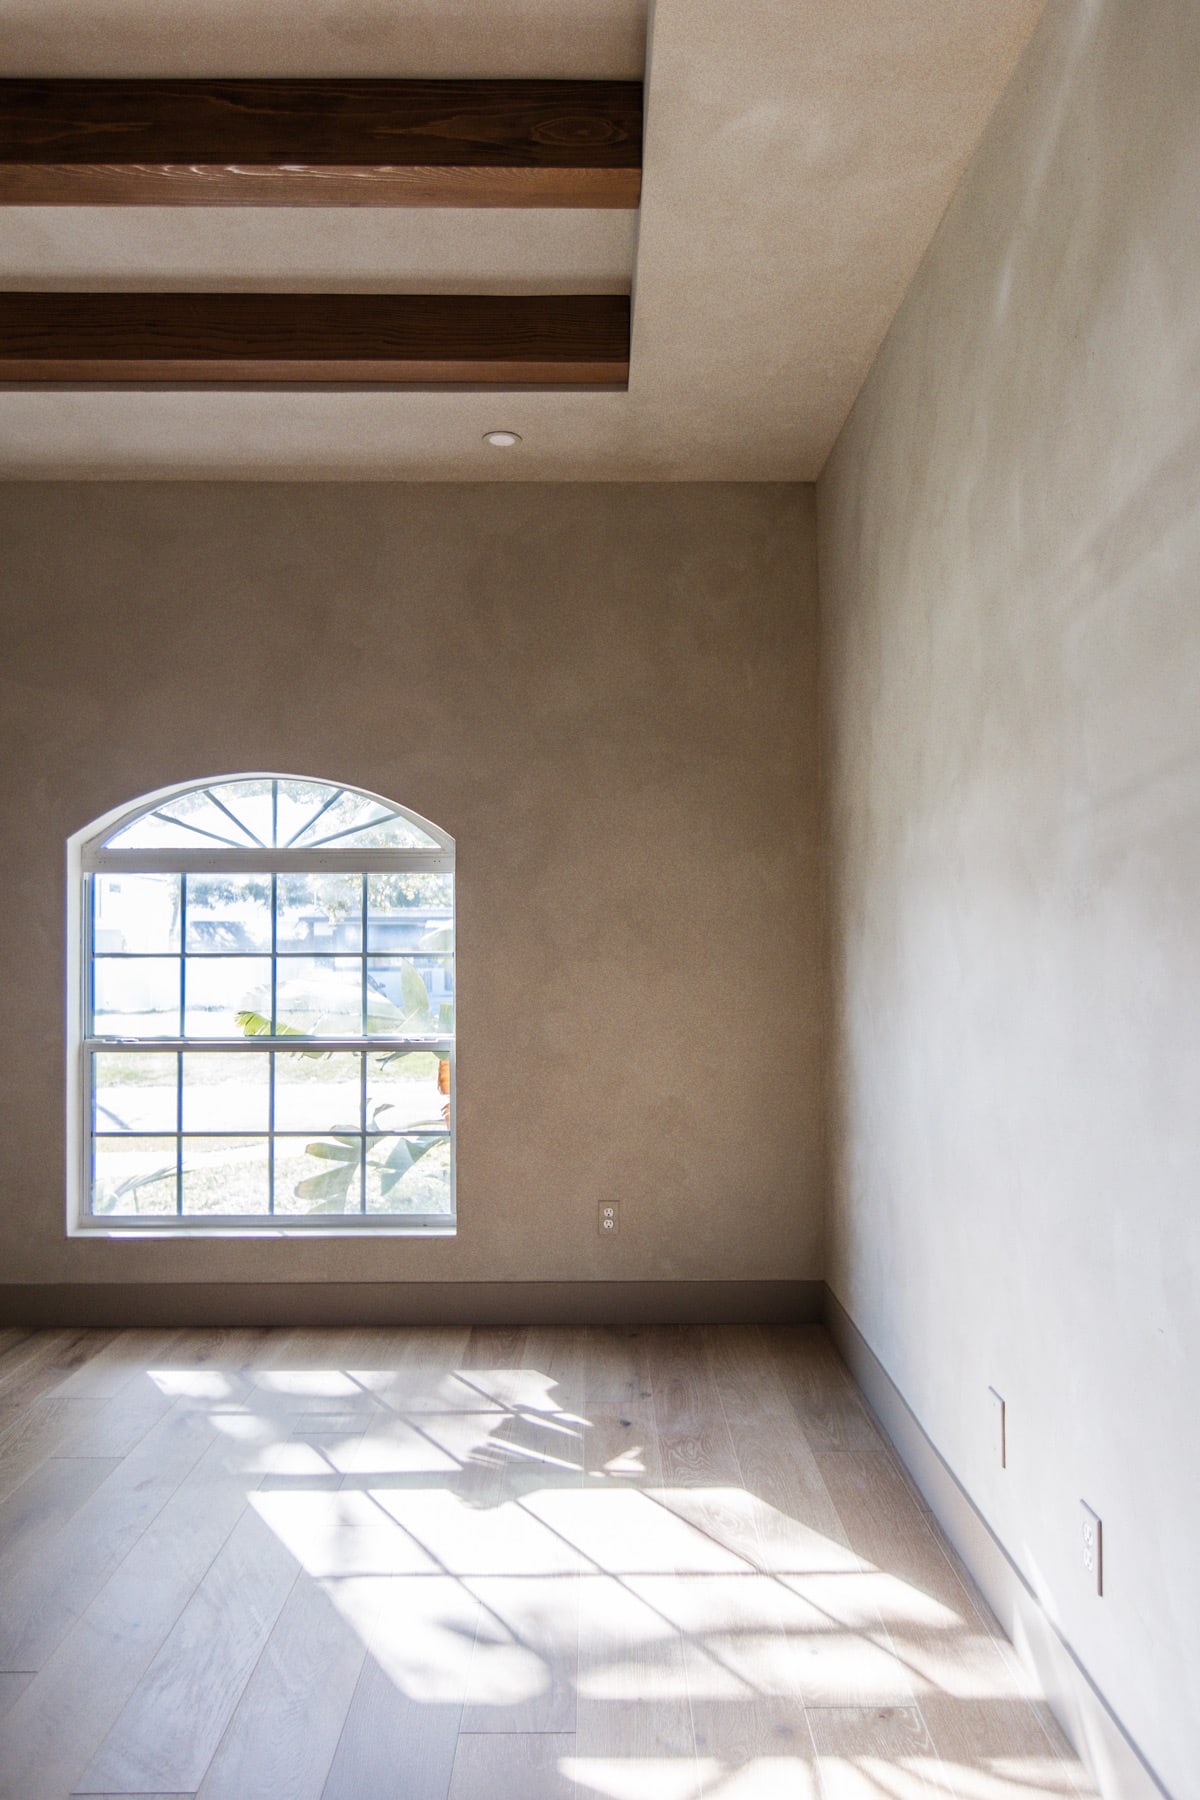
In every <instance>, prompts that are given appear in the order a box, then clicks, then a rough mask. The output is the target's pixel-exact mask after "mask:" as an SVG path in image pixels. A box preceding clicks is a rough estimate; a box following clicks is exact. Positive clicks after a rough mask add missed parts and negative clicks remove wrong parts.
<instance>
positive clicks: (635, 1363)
mask: <svg viewBox="0 0 1200 1800" xmlns="http://www.w3.org/2000/svg"><path fill="white" fill-rule="evenodd" d="M647 1358H648V1334H647V1332H646V1330H645V1329H644V1328H643V1327H641V1326H636V1325H633V1326H625V1325H593V1326H592V1327H590V1329H589V1331H588V1334H587V1374H586V1397H587V1399H588V1400H610V1401H615V1402H617V1403H623V1402H629V1403H632V1402H633V1401H635V1400H648V1399H649V1398H650V1375H649V1367H648V1360H647Z"/></svg>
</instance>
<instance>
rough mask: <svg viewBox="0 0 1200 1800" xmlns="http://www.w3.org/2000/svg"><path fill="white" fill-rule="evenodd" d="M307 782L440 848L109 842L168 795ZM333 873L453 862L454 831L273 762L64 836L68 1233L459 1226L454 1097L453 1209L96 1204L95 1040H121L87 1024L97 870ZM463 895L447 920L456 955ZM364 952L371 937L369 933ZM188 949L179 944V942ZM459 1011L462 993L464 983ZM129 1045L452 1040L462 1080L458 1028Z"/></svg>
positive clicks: (389, 1044) (392, 1232)
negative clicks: (451, 1031) (138, 846)
mask: <svg viewBox="0 0 1200 1800" xmlns="http://www.w3.org/2000/svg"><path fill="white" fill-rule="evenodd" d="M272 780H278V781H303V782H314V783H319V784H320V785H323V786H330V787H341V788H343V789H344V791H345V792H346V793H348V794H355V795H361V796H362V797H363V798H364V799H368V800H374V801H376V802H377V803H378V804H379V805H380V806H383V807H386V808H387V810H388V811H389V812H390V813H392V814H394V815H396V816H398V817H401V818H404V819H407V820H408V821H409V822H410V823H411V824H413V825H414V826H416V828H417V829H418V830H419V831H422V832H424V833H426V834H427V835H428V836H429V837H431V838H432V839H433V840H434V842H435V843H436V844H437V845H438V846H439V847H438V848H437V849H436V850H406V849H398V850H373V849H371V850H369V849H360V850H355V849H344V850H339V849H337V848H335V847H326V848H322V849H319V850H304V849H299V850H282V849H280V850H275V849H264V850H239V849H233V848H225V847H224V846H222V847H220V848H215V847H214V848H213V849H212V850H208V849H204V848H198V849H195V850H190V849H178V850H175V849H168V850H116V849H106V848H105V847H104V845H105V841H106V840H107V839H108V838H110V837H111V836H112V835H113V834H114V833H115V832H116V831H118V830H119V829H121V828H122V827H123V826H126V825H130V824H132V823H133V822H134V821H135V820H136V819H138V818H140V817H142V816H143V815H144V814H146V813H151V812H154V811H155V810H156V809H157V808H159V807H161V806H162V805H164V804H165V803H166V802H168V801H170V800H173V799H178V798H179V797H180V796H181V795H184V794H190V793H194V792H197V791H199V790H202V789H204V788H211V787H220V786H222V785H224V784H225V783H228V782H231V781H272ZM291 872H295V873H301V874H308V875H325V874H332V873H343V874H364V875H371V874H377V873H389V874H390V873H393V872H398V873H429V874H444V873H449V874H450V875H453V873H454V839H453V838H452V837H451V836H450V835H449V834H448V833H447V832H445V831H443V830H442V829H441V827H440V826H438V825H435V824H433V823H432V821H431V820H429V819H425V818H422V817H421V815H420V814H419V813H415V812H413V811H412V810H411V808H409V807H405V806H401V805H400V804H399V803H398V802H397V801H395V800H389V799H387V798H386V797H385V796H383V795H381V794H375V793H373V792H372V791H371V790H370V789H368V788H363V787H360V786H359V785H358V784H357V783H355V782H339V781H337V780H336V779H335V778H334V777H332V776H329V775H321V776H312V775H284V774H280V773H278V772H277V771H271V770H268V771H260V770H242V769H239V770H236V771H234V772H232V773H230V774H225V775H214V776H209V777H208V778H207V779H205V780H199V781H186V782H179V783H177V784H175V785H173V786H171V787H165V788H159V789H157V790H156V791H155V792H154V793H152V794H144V795H142V796H141V797H140V798H139V799H137V800H135V801H132V802H130V803H128V804H126V805H125V806H121V807H117V808H114V810H113V811H112V812H110V813H107V814H105V816H104V817H103V818H102V819H98V820H96V821H94V822H93V823H92V824H91V825H89V826H87V827H86V829H85V830H83V831H81V832H77V833H76V834H75V836H74V837H72V838H71V839H70V840H69V841H68V846H67V933H68V940H67V972H68V980H67V1235H68V1236H69V1237H105V1238H141V1239H146V1238H172V1237H177V1238H185V1237H186V1238H197V1237H271V1238H278V1237H295V1238H301V1237H303V1238H314V1237H318V1238H323V1237H364V1236H366V1237H453V1236H454V1235H455V1232H456V1230H457V1139H456V1127H457V1112H458V1108H457V1104H455V1105H454V1106H453V1107H452V1108H451V1115H450V1201H451V1211H450V1212H449V1213H424V1214H423V1213H403V1214H395V1215H389V1214H387V1213H369V1214H337V1213H321V1214H315V1215H313V1216H311V1217H306V1216H304V1215H302V1214H287V1215H286V1216H285V1215H281V1214H272V1215H268V1216H263V1215H253V1216H238V1215H229V1216H226V1215H221V1216H219V1217H218V1216H205V1217H197V1218H195V1219H188V1218H187V1217H186V1216H180V1215H178V1214H177V1215H174V1216H170V1215H164V1216H163V1217H161V1218H156V1217H152V1216H145V1217H140V1216H139V1217H135V1218H128V1219H121V1218H114V1217H112V1216H111V1215H106V1214H93V1213H92V1212H91V1210H90V1208H91V1186H92V1094H91V1066H92V1054H93V1052H94V1051H96V1050H97V1049H99V1050H104V1049H106V1048H110V1049H111V1048H113V1047H115V1044H116V1042H117V1040H113V1039H111V1038H107V1039H106V1038H92V1037H89V1036H88V1035H87V1027H88V1023H89V1013H90V1008H89V991H90V982H91V968H92V940H91V932H92V917H93V910H92V903H91V884H92V878H93V876H95V875H97V874H118V873H125V874H137V875H150V874H160V873H161V874H177V873H178V874H204V873H220V874H243V873H247V874H249V873H253V874H286V873H291ZM456 920H457V904H455V906H454V910H453V914H452V919H451V954H453V951H454V941H455V940H454V932H455V924H456ZM363 948H364V953H365V950H366V946H365V944H364V947H363ZM181 954H182V949H181ZM455 1017H456V1022H457V993H456V1014H455ZM120 1042H121V1043H130V1042H132V1044H133V1047H135V1048H142V1047H143V1046H144V1047H146V1048H148V1049H154V1050H164V1051H171V1050H186V1051H188V1052H189V1053H190V1052H192V1051H230V1050H234V1051H240V1052H245V1053H246V1054H248V1055H253V1054H258V1055H263V1054H265V1053H268V1052H269V1051H270V1050H272V1049H275V1050H279V1049H286V1050H303V1049H306V1048H315V1049H321V1050H362V1051H380V1050H382V1051H387V1050H395V1049H406V1050H419V1049H426V1048H427V1049H429V1050H430V1051H438V1050H440V1049H442V1048H443V1047H446V1048H448V1053H449V1061H450V1088H451V1093H452V1094H455V1095H456V1094H457V1089H456V1081H455V1078H456V1074H457V1070H456V1058H455V1039H454V1037H452V1036H451V1037H440V1036H439V1037H428V1038H425V1037H403V1038H391V1037H369V1038H366V1037H363V1038H329V1037H311V1038H307V1037H286V1038H276V1039H266V1038H257V1039H247V1038H237V1039H222V1038H155V1039H153V1040H147V1039H137V1040H128V1039H123V1040H120Z"/></svg>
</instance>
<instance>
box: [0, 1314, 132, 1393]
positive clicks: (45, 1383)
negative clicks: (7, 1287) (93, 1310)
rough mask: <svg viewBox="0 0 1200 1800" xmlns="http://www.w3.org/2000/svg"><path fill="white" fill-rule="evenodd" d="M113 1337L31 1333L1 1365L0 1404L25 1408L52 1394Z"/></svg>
mask: <svg viewBox="0 0 1200 1800" xmlns="http://www.w3.org/2000/svg"><path fill="white" fill-rule="evenodd" d="M114 1335H115V1334H114V1333H113V1332H110V1331H108V1332H100V1331H82V1330H78V1331H77V1330H64V1331H35V1332H32V1333H31V1334H30V1336H29V1337H28V1338H26V1339H25V1341H24V1342H23V1343H21V1344H18V1345H17V1346H16V1348H15V1349H14V1350H13V1351H12V1352H11V1353H10V1354H9V1355H8V1356H6V1357H5V1358H4V1361H3V1363H2V1364H0V1401H2V1402H4V1403H5V1404H6V1405H17V1406H24V1405H27V1404H28V1403H29V1401H31V1400H36V1399H37V1398H38V1397H39V1396H40V1395H42V1394H48V1393H52V1392H53V1391H54V1389H55V1388H57V1387H58V1386H59V1385H60V1384H61V1383H62V1382H63V1381H64V1380H65V1379H66V1377H67V1376H68V1375H71V1374H73V1373H74V1371H75V1370H76V1369H78V1368H80V1367H81V1366H82V1365H83V1364H84V1363H85V1362H86V1361H87V1360H88V1358H89V1357H91V1356H94V1355H96V1353H97V1352H98V1351H99V1350H101V1349H102V1348H103V1346H104V1344H105V1343H107V1342H108V1341H109V1339H110V1338H112V1337H113V1336H114Z"/></svg>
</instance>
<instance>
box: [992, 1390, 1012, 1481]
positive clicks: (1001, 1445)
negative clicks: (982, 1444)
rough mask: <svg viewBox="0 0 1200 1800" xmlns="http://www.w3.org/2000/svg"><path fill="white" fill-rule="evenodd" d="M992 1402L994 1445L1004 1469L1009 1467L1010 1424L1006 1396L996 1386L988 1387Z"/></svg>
mask: <svg viewBox="0 0 1200 1800" xmlns="http://www.w3.org/2000/svg"><path fill="white" fill-rule="evenodd" d="M988 1394H989V1396H990V1398H991V1402H992V1445H993V1448H994V1449H995V1452H996V1457H997V1460H998V1461H999V1464H1000V1467H1001V1468H1002V1469H1007V1467H1008V1426H1007V1421H1006V1418H1005V1412H1004V1396H1003V1394H998V1393H997V1392H996V1390H995V1388H994V1387H990V1388H989V1389H988Z"/></svg>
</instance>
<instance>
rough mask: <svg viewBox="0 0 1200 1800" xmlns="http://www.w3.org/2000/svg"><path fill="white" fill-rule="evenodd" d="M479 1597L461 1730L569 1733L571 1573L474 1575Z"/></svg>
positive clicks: (573, 1650)
mask: <svg viewBox="0 0 1200 1800" xmlns="http://www.w3.org/2000/svg"><path fill="white" fill-rule="evenodd" d="M464 1585H465V1586H466V1587H467V1588H468V1590H469V1591H470V1592H471V1594H473V1595H474V1597H475V1599H476V1600H478V1602H479V1624H478V1627H477V1630H476V1634H475V1644H474V1648H473V1651H472V1655H471V1666H470V1671H469V1676H468V1683H467V1692H468V1701H467V1705H466V1708H465V1710H464V1713H463V1720H462V1730H463V1731H464V1732H469V1733H509V1734H517V1735H521V1734H527V1733H530V1732H568V1733H572V1734H573V1733H574V1730H575V1690H576V1683H577V1681H578V1674H579V1578H578V1577H577V1576H576V1577H572V1576H559V1577H557V1578H556V1579H554V1580H552V1581H546V1580H544V1579H541V1578H537V1577H535V1578H533V1579H530V1580H526V1579H522V1578H521V1577H520V1576H516V1577H514V1576H477V1577H475V1578H473V1579H471V1580H468V1581H467V1582H466V1583H465V1584H464Z"/></svg>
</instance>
